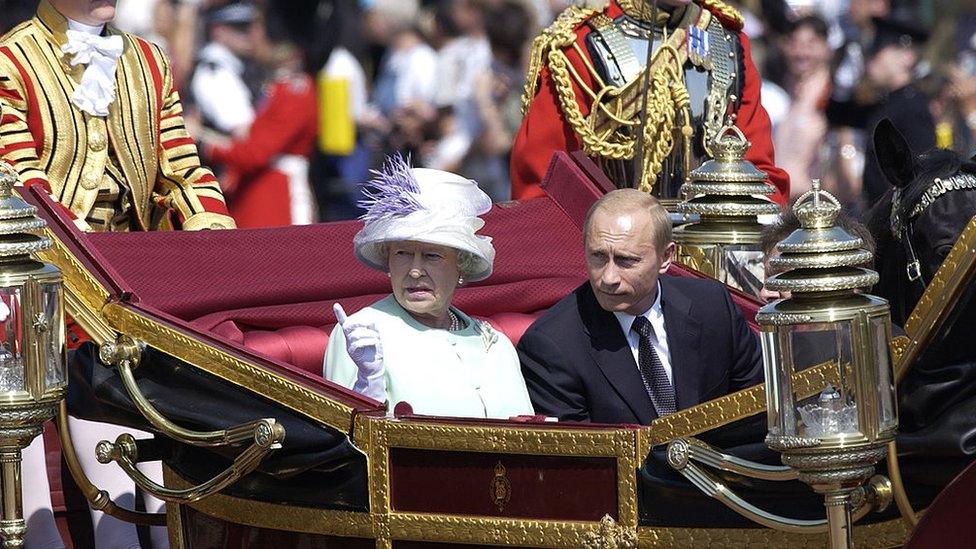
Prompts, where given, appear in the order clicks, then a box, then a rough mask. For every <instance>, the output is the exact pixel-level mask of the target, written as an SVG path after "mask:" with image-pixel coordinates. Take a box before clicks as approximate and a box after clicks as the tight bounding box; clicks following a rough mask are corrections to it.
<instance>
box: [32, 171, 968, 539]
mask: <svg viewBox="0 0 976 549" xmlns="http://www.w3.org/2000/svg"><path fill="white" fill-rule="evenodd" d="M547 181H548V182H547V184H546V188H547V192H548V194H549V196H548V197H547V198H540V199H534V200H531V201H527V202H522V203H510V204H500V205H498V206H497V207H496V208H495V209H494V210H493V212H492V213H491V214H489V215H488V218H487V226H486V232H487V233H488V234H492V235H493V236H494V238H495V244H496V246H497V248H498V258H499V262H498V263H497V264H496V274H495V275H494V276H493V277H492V278H491V279H490V280H489V281H486V282H485V283H483V284H481V285H477V286H474V287H472V288H466V289H463V290H461V291H460V293H459V295H458V299H459V306H460V307H461V308H462V309H463V310H465V311H469V312H471V313H473V314H475V315H479V316H481V317H484V318H487V319H489V321H491V322H493V323H494V324H495V325H496V327H498V328H499V329H500V330H501V331H502V332H504V333H505V334H506V335H509V336H510V337H513V338H517V337H518V335H519V334H520V333H521V330H524V328H525V327H526V326H527V324H528V323H529V322H531V320H532V318H534V316H535V315H537V314H538V312H539V311H541V310H544V309H545V308H546V307H548V306H550V305H551V304H552V303H554V302H555V301H556V300H557V299H558V298H559V297H561V296H562V295H564V294H565V293H567V292H568V291H570V290H571V289H572V288H573V287H575V286H576V285H578V284H579V283H580V282H582V281H583V273H584V272H585V271H584V269H583V263H582V256H581V252H580V250H579V245H578V242H579V235H580V229H581V221H582V218H583V214H584V213H585V211H586V209H587V207H588V206H589V205H590V204H591V203H592V201H593V200H594V199H595V198H596V197H597V196H599V194H600V193H601V192H604V191H605V190H606V189H607V188H608V186H607V185H608V183H609V182H607V181H605V180H604V179H602V175H601V174H600V173H599V171H598V170H596V169H595V166H593V165H592V164H590V163H588V162H587V161H586V160H585V159H582V158H578V157H576V158H574V157H570V156H568V155H565V154H561V153H560V154H557V155H556V157H555V158H554V160H553V163H552V164H551V166H550V170H549V175H548V177H547ZM24 195H25V198H26V199H27V200H28V201H29V202H31V203H33V204H34V205H36V206H37V207H38V208H39V211H40V215H41V216H42V217H44V218H45V219H46V220H47V221H48V223H49V226H48V229H47V232H48V233H49V235H50V236H51V237H52V238H53V239H54V241H55V246H54V248H53V250H51V251H49V252H46V255H45V259H46V260H47V261H50V262H52V263H54V264H56V265H57V266H58V267H59V268H60V269H61V270H62V272H63V275H64V280H65V286H66V303H67V311H68V313H69V314H70V316H71V317H72V318H73V319H74V321H75V322H77V324H78V325H79V326H81V327H82V328H83V329H84V331H85V332H86V333H87V334H89V335H90V337H91V339H92V342H93V344H89V345H86V346H82V347H80V348H79V349H78V351H76V352H75V353H74V363H73V364H72V376H73V378H72V388H73V389H77V390H75V391H74V393H73V395H72V396H69V402H70V403H71V407H72V413H82V414H88V415H89V416H90V417H92V418H93V419H99V418H100V419H112V420H113V421H117V422H122V423H128V424H131V425H133V426H138V427H140V428H148V429H150V430H152V431H154V432H155V433H156V437H155V440H150V441H137V440H134V439H125V438H120V439H119V440H118V441H108V442H107V443H105V444H103V445H100V446H99V448H98V452H99V454H100V459H103V460H104V461H115V462H116V463H118V464H119V465H120V466H122V467H123V468H124V469H125V470H126V472H128V473H130V474H131V475H133V476H135V477H136V478H137V481H138V483H139V484H140V486H142V487H143V488H144V489H146V490H148V491H150V492H152V493H154V494H156V495H158V496H159V497H162V498H163V499H166V500H167V501H168V502H169V503H168V505H167V512H166V515H165V516H154V515H145V514H140V513H137V512H134V511H131V510H124V509H120V508H118V507H116V506H115V505H114V504H113V503H112V502H110V501H108V500H107V499H106V497H105V495H104V494H100V493H99V491H98V488H97V487H94V486H92V485H91V484H90V482H88V481H87V479H86V478H85V477H84V473H83V472H82V471H81V469H80V467H79V466H78V463H77V459H76V453H77V452H94V451H95V450H96V449H94V448H74V447H73V446H72V445H71V441H70V436H69V435H68V433H67V430H66V428H65V423H66V422H65V420H66V414H67V411H68V410H67V408H68V406H67V405H65V406H63V407H62V410H61V415H60V421H59V425H60V427H61V434H62V439H63V444H64V448H65V458H66V462H67V465H68V467H69V469H70V470H71V473H72V475H73V476H74V478H75V480H76V482H78V484H79V486H80V487H81V488H82V491H83V492H84V493H85V495H86V496H87V497H88V499H89V501H90V503H91V504H92V505H94V506H96V507H99V508H103V509H105V510H106V511H107V512H109V513H111V514H117V515H118V516H120V517H121V518H123V519H126V520H131V521H135V522H142V523H151V524H163V523H165V524H167V525H168V527H169V532H170V542H171V546H173V547H269V546H274V545H279V546H304V547H380V548H390V547H398V548H409V547H445V548H447V547H454V546H460V545H478V546H523V547H544V546H545V547H594V548H596V547H606V548H613V547H701V546H705V545H710V546H713V547H760V546H762V547H787V546H788V547H808V546H809V547H822V546H823V544H824V542H825V539H826V534H825V533H821V534H809V533H805V532H809V531H811V530H816V529H817V528H816V527H815V528H808V527H800V526H797V525H796V524H791V523H789V522H785V523H782V524H780V525H779V526H780V527H781V529H776V530H774V529H770V528H764V527H760V526H759V525H758V524H755V523H754V522H752V521H750V520H748V519H746V518H743V517H742V516H741V515H739V514H737V513H735V512H733V511H732V510H731V509H730V508H729V507H727V506H726V505H724V504H723V503H721V502H720V501H719V500H718V499H715V498H712V497H708V496H706V495H705V494H703V493H701V492H700V491H699V490H698V489H697V488H695V487H694V486H692V485H690V484H689V483H687V482H686V481H685V480H684V479H682V478H681V477H680V476H678V475H676V474H675V473H674V471H673V470H671V469H670V468H669V467H668V466H667V461H666V458H664V459H662V458H661V453H662V452H661V450H662V448H663V445H665V444H666V443H668V442H669V441H672V440H674V439H677V438H687V437H701V438H702V439H704V440H707V441H708V442H710V443H711V444H713V445H715V446H717V447H720V448H723V449H726V450H725V451H728V452H730V454H735V455H745V456H749V457H750V458H753V457H754V458H756V459H758V460H760V461H761V460H764V459H765V460H769V459H770V458H775V457H776V456H775V455H770V454H768V453H767V454H764V453H763V451H764V446H763V445H762V444H761V441H762V435H763V434H764V431H765V423H764V421H762V416H761V414H762V413H763V412H764V409H765V388H764V387H763V386H756V387H753V388H751V389H748V390H744V391H740V392H738V393H735V394H732V395H728V396H726V397H722V398H719V399H716V400H713V401H710V402H706V403H704V404H701V405H699V406H695V407H693V408H690V409H687V410H683V411H681V412H679V413H676V414H674V415H671V416H667V417H665V418H662V419H659V420H656V421H655V422H653V423H652V424H651V425H649V426H638V425H591V424H562V423H549V422H545V421H542V420H540V419H538V418H535V419H525V420H523V421H483V420H469V419H457V418H437V417H423V416H416V415H414V414H412V412H411V410H410V409H409V407H408V406H406V407H405V406H401V407H398V409H397V410H395V411H392V412H391V413H389V414H388V413H387V411H385V410H383V409H382V408H381V407H380V406H379V404H378V403H377V402H375V401H372V400H370V399H367V398H364V397H361V396H359V395H357V394H355V393H352V392H351V391H348V390H346V389H343V388H340V387H338V386H335V385H333V384H331V383H329V382H327V381H325V380H323V379H322V378H321V377H320V376H318V375H316V372H317V370H316V368H317V367H318V365H320V364H321V356H322V355H321V350H322V349H324V345H325V343H324V342H325V338H326V337H327V333H328V332H327V328H328V325H329V324H330V323H331V322H334V319H330V318H329V317H328V316H327V315H329V314H330V312H331V307H330V306H329V305H331V303H332V302H333V301H337V300H338V301H340V302H342V303H343V304H344V306H346V308H347V309H350V310H355V309H356V308H357V307H358V306H363V305H365V304H367V303H369V302H371V301H373V300H375V299H376V298H378V297H379V295H381V294H382V293H385V292H386V291H387V289H386V285H387V284H388V282H387V281H386V280H385V278H383V277H378V276H377V275H376V274H374V273H371V272H369V271H366V270H365V269H363V268H361V267H359V266H358V265H357V264H356V262H355V260H354V258H353V255H352V253H351V249H350V246H349V242H351V236H352V234H353V232H354V231H355V230H356V224H355V223H334V224H323V225H317V226H311V227H295V228H287V229H272V230H252V231H220V232H214V233H209V234H203V233H167V234H163V233H157V234H153V233H143V234H127V235H118V234H116V235H109V234H106V235H95V234H83V233H80V232H78V231H77V230H75V229H74V228H73V226H72V224H71V222H70V221H69V220H66V219H65V218H63V217H62V215H61V214H60V212H59V209H58V207H57V206H56V205H55V204H54V203H53V202H51V201H50V199H48V198H47V197H46V195H44V194H43V193H42V192H39V191H35V190H26V191H25V192H24ZM974 246H976V222H974V223H973V224H971V225H970V227H969V229H968V230H967V231H966V232H965V233H964V234H963V236H962V238H961V239H960V242H959V244H958V245H957V248H958V249H957V250H954V251H953V254H952V255H951V256H950V260H947V261H946V263H945V265H944V266H943V269H942V271H940V274H939V276H938V277H937V279H936V281H934V282H933V284H932V285H931V288H930V289H929V291H928V292H926V297H925V298H923V300H922V302H921V303H920V305H919V307H918V309H917V310H916V312H915V314H913V316H912V318H911V319H910V321H909V323H908V325H907V326H906V327H905V328H906V332H907V333H908V338H907V339H901V340H898V341H897V345H896V346H895V349H894V352H895V358H896V361H897V362H896V363H897V365H898V368H899V372H901V373H903V372H904V371H905V370H906V369H907V368H909V367H910V366H911V364H912V361H913V360H914V359H915V357H917V356H918V353H919V351H920V350H921V349H922V348H923V347H924V346H925V345H926V343H927V341H928V339H929V338H931V337H932V336H933V334H934V333H935V332H936V330H937V329H938V327H939V323H940V319H942V318H944V317H945V314H946V311H947V310H948V309H950V308H951V307H952V305H953V301H954V299H955V297H954V296H957V295H958V292H959V289H960V288H961V287H962V286H963V285H964V284H965V283H966V282H967V281H968V280H970V279H971V276H972V271H973V267H974V260H973V258H974V254H973V248H974ZM529 250H533V252H532V253H527V252H528V251H529ZM676 271H677V273H678V274H683V275H685V276H696V275H695V273H694V272H691V271H686V270H683V269H681V268H680V267H676ZM736 303H737V305H739V306H740V308H741V309H742V310H743V312H744V313H745V314H746V316H747V317H750V316H753V315H754V314H755V312H756V308H757V307H758V303H756V302H755V301H751V300H750V299H749V298H748V297H746V296H745V295H744V294H736ZM143 345H144V346H145V348H143V347H142V346H143ZM99 351H100V355H101V356H100V357H98V356H96V354H97V353H98V352H99ZM316 360H318V363H316ZM106 365H107V366H106ZM830 381H831V379H830V373H829V369H827V368H816V367H815V368H811V369H809V370H806V371H805V372H803V374H802V376H800V377H798V378H796V379H794V384H795V387H796V390H797V391H798V392H805V393H809V394H816V393H817V392H819V391H820V390H821V389H823V388H824V387H825V386H826V385H827V384H828V383H830ZM160 458H161V459H162V460H163V462H164V472H165V481H164V483H163V485H157V484H155V483H153V482H152V481H151V480H150V479H147V478H144V477H141V476H140V474H139V473H138V471H137V470H136V469H135V464H136V463H137V462H138V461H140V460H151V459H160ZM892 466H894V468H892ZM888 474H889V475H890V476H891V478H892V480H893V481H894V488H895V497H896V500H898V503H899V505H898V507H899V508H900V509H901V511H902V512H899V510H898V509H896V508H895V506H892V507H891V508H890V509H889V510H888V511H886V512H885V513H882V514H871V515H868V516H867V517H865V518H864V519H862V520H861V521H860V522H858V524H857V525H856V527H855V529H854V540H855V544H856V545H857V546H858V547H865V548H866V547H893V546H898V545H901V544H903V543H905V542H906V541H907V540H908V539H909V538H910V537H911V536H912V533H913V528H914V521H915V520H916V517H915V516H914V515H913V514H912V513H911V506H912V505H915V506H916V508H917V507H918V506H920V505H927V504H928V503H929V502H931V501H932V499H933V497H934V495H935V494H936V493H937V492H938V491H939V490H941V488H942V487H943V486H944V485H945V483H944V482H943V483H942V485H939V486H928V487H927V488H915V487H914V486H912V487H910V489H909V490H908V494H909V495H911V496H912V497H913V498H915V499H914V500H913V501H911V502H910V501H908V499H906V498H905V497H904V494H905V491H904V489H903V482H902V479H901V478H900V476H899V469H898V468H897V461H896V460H892V461H890V462H889V470H888ZM970 476H972V475H970ZM905 477H906V478H905V481H911V478H910V477H909V476H908V474H907V471H906V475H905ZM720 478H721V484H722V485H723V486H728V487H733V488H735V489H736V491H737V492H738V493H740V494H742V495H743V497H745V498H746V499H748V500H750V501H752V502H754V503H756V505H757V506H759V507H765V508H769V509H772V510H773V511H775V512H778V513H779V514H782V515H788V516H791V517H796V518H798V519H805V520H815V519H817V518H822V516H823V507H822V500H820V499H819V498H818V497H817V496H816V495H815V494H813V492H811V491H809V489H807V488H806V487H805V486H804V485H801V484H799V483H797V482H793V483H786V484H788V485H789V486H787V487H786V488H775V487H772V486H770V485H769V484H764V483H762V482H758V483H757V482H751V481H748V480H743V479H742V478H740V477H737V476H736V475H734V474H731V473H728V474H723V476H721V477H720ZM970 510H972V507H971V504H970ZM861 514H862V515H863V514H864V513H861ZM903 514H904V515H905V516H901V515H903ZM927 518H928V517H927ZM933 520H934V519H933ZM784 530H786V531H784ZM789 530H792V531H789ZM820 530H821V531H823V532H825V531H826V528H825V526H824V527H823V528H820ZM801 532H804V533H801Z"/></svg>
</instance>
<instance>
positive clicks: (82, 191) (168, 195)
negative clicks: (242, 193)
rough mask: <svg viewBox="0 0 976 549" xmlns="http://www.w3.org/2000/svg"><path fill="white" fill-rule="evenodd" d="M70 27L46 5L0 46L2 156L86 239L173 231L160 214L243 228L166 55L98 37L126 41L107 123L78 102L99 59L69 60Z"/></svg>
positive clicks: (194, 224)
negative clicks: (201, 152) (203, 150)
mask: <svg viewBox="0 0 976 549" xmlns="http://www.w3.org/2000/svg"><path fill="white" fill-rule="evenodd" d="M86 4H87V3H86ZM68 26H69V21H68V20H67V19H66V18H65V16H63V15H62V14H61V13H59V12H58V10H57V9H55V7H54V5H53V4H52V2H50V1H49V0H41V2H40V5H39V6H38V8H37V14H36V16H35V17H34V18H32V19H31V20H29V21H27V22H25V23H22V24H21V25H19V26H17V27H16V28H14V29H13V30H11V31H10V32H9V33H8V34H6V35H5V36H4V37H3V38H2V39H0V108H2V111H3V112H2V118H0V151H2V158H3V159H4V160H7V161H9V162H10V163H12V164H14V166H15V167H16V168H17V171H18V172H19V173H20V178H21V181H22V183H23V184H25V185H36V184H39V185H45V186H46V187H47V188H48V190H49V192H50V193H51V194H52V196H53V197H54V198H55V199H56V200H58V201H59V202H60V203H61V204H63V205H64V206H65V208H67V209H68V210H70V211H71V213H72V215H73V216H75V217H76V218H77V220H78V221H77V223H78V224H79V226H81V227H82V228H84V229H86V230H94V231H108V230H116V231H118V230H123V231H124V230H150V229H156V228H164V227H168V226H170V222H169V221H170V219H169V218H170V216H167V215H161V214H163V213H165V212H167V211H170V210H172V211H175V213H176V217H177V219H176V221H177V225H178V226H181V227H182V228H184V229H189V230H196V229H226V228H234V227H235V224H234V220H233V219H232V218H231V217H230V216H229V215H228V213H227V207H226V206H225V204H224V197H223V194H222V193H221V190H220V186H219V184H218V183H217V180H216V179H215V178H214V175H213V173H212V172H211V171H210V170H209V169H207V168H204V167H202V166H201V165H200V159H199V157H198V156H197V149H196V146H195V145H194V143H193V140H192V138H190V136H189V134H188V133H187V131H186V128H185V127H184V124H183V116H182V111H183V108H182V105H181V104H180V99H179V95H178V93H177V92H176V90H175V89H174V85H173V74H172V71H171V70H170V67H169V62H168V61H167V60H166V58H165V56H164V55H163V53H162V52H161V51H160V49H159V47H158V46H156V45H155V44H151V43H149V42H147V41H145V40H142V39H140V38H137V37H135V36H132V35H130V34H126V33H123V32H121V31H119V30H117V29H114V28H112V27H111V26H109V27H105V29H104V30H103V31H102V32H101V36H97V31H96V37H94V38H93V40H97V39H99V38H112V37H117V41H116V42H115V44H120V45H121V55H120V56H119V57H118V59H117V61H116V62H115V63H116V64H115V70H114V75H115V83H114V97H111V95H110V96H109V97H111V102H110V103H109V104H108V106H107V116H98V115H96V114H91V113H89V112H86V111H85V110H83V109H82V108H80V107H79V106H78V101H77V98H75V99H74V100H73V96H75V95H77V91H78V90H77V89H78V88H79V87H82V85H83V84H84V82H83V78H85V76H86V70H88V69H89V68H94V67H92V65H95V64H97V63H98V59H99V58H98V53H93V54H92V58H91V59H92V60H91V61H90V62H87V63H86V62H84V61H82V62H80V63H79V61H80V59H79V57H80V55H75V56H74V57H72V55H71V54H70V53H65V48H66V47H67V48H69V49H70V46H69V42H70V41H69V39H68V35H69V34H71V33H72V32H77V31H74V30H69V29H68ZM97 47H98V46H96V48H97ZM73 62H74V63H77V64H73ZM86 65H87V66H86ZM109 66H110V65H109ZM109 70H110V69H109ZM103 87H104V86H103ZM112 87H113V86H112V85H111V84H108V85H107V89H108V90H109V92H107V94H108V93H112V91H111V88H112Z"/></svg>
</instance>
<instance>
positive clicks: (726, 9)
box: [695, 0, 746, 31]
mask: <svg viewBox="0 0 976 549" xmlns="http://www.w3.org/2000/svg"><path fill="white" fill-rule="evenodd" d="M695 1H696V2H697V3H698V5H699V6H701V7H703V8H705V9H706V10H708V11H710V12H712V13H714V14H715V15H718V16H721V17H722V18H723V19H726V20H728V21H730V22H731V23H732V24H733V26H734V27H735V28H734V29H733V30H737V31H739V30H742V27H743V26H744V25H745V24H746V20H745V18H744V17H742V14H741V13H740V12H739V10H737V9H735V8H733V7H732V6H730V5H728V4H726V3H725V2H722V0H695Z"/></svg>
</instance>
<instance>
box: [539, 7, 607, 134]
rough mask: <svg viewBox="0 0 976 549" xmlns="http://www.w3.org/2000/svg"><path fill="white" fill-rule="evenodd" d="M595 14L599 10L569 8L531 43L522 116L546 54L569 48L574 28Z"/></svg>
mask: <svg viewBox="0 0 976 549" xmlns="http://www.w3.org/2000/svg"><path fill="white" fill-rule="evenodd" d="M597 13H599V10H594V9H588V8H581V7H578V6H570V7H568V8H566V9H565V10H563V12H562V13H560V14H559V17H557V18H556V20H555V21H553V23H552V24H551V25H549V26H548V27H547V28H546V29H544V30H543V31H542V32H541V33H540V34H539V36H536V37H535V40H533V41H532V51H531V53H529V68H528V70H527V71H526V73H525V87H524V88H523V89H522V114H523V115H525V113H527V112H528V111H529V103H531V102H532V98H533V97H535V92H536V90H537V89H538V85H539V72H540V71H541V70H542V64H543V61H544V60H545V58H546V54H547V53H548V52H550V51H551V50H552V49H559V48H565V47H569V46H571V45H572V44H573V43H574V42H576V26H577V25H579V24H580V23H582V22H583V21H585V20H587V19H589V18H590V17H593V16H594V15H596V14H597Z"/></svg>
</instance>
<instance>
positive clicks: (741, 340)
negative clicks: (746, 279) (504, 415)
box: [518, 276, 763, 425]
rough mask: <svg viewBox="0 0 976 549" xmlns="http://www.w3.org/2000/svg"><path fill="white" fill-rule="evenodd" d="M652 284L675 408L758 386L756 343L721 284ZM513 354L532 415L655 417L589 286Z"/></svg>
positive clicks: (621, 340)
mask: <svg viewBox="0 0 976 549" xmlns="http://www.w3.org/2000/svg"><path fill="white" fill-rule="evenodd" d="M658 280H659V283H660V287H661V292H662V293H661V308H662V310H663V312H664V326H665V330H666V331H667V339H668V350H669V352H670V354H671V368H672V372H673V377H674V385H675V396H676V397H677V405H678V409H679V410H680V409H682V408H688V407H690V406H694V405H695V404H700V403H702V402H705V401H707V400H710V399H713V398H716V397H719V396H722V395H725V394H728V393H730V392H734V391H737V390H739V389H744V388H746V387H750V386H752V385H755V384H757V383H761V382H762V381H763V365H762V353H761V351H760V348H759V342H758V339H757V338H756V335H755V334H754V333H753V332H752V330H750V329H749V325H748V324H746V321H745V319H743V318H742V315H741V314H740V313H739V310H738V309H737V308H736V307H735V305H734V304H733V303H732V298H731V296H729V293H728V292H727V291H726V290H725V287H724V286H722V285H721V284H719V283H718V282H715V281H711V280H699V279H692V278H682V277H671V276H661V277H660V278H659V279H658ZM518 353H519V359H520V360H521V362H522V373H523V374H524V375H525V382H526V384H527V385H528V388H529V396H530V397H531V398H532V404H533V406H534V407H535V411H536V412H537V413H539V414H545V415H547V416H554V417H558V418H559V419H561V420H574V421H593V422H597V423H637V424H643V425H646V424H648V423H650V421H651V420H652V419H654V418H656V417H657V413H656V412H655V411H654V407H653V405H652V404H651V398H650V397H649V396H648V394H647V391H646V390H645V389H644V383H643V381H642V379H641V374H640V371H639V370H638V369H637V364H636V363H635V361H634V355H633V353H632V352H631V350H630V346H629V345H628V343H627V339H626V338H625V337H624V334H623V331H622V330H621V329H620V323H619V322H618V321H617V318H616V317H615V316H614V315H613V313H611V312H608V311H604V310H603V309H602V308H601V307H600V304H599V303H598V302H597V300H596V296H595V295H593V290H592V288H591V287H590V284H589V282H587V283H585V284H583V285H582V286H580V287H579V288H577V289H576V290H575V291H573V293H571V294H570V295H568V296H566V297H565V298H564V299H562V300H561V301H560V302H559V303H557V304H556V305H554V306H553V307H552V308H551V309H549V311H547V312H546V314H544V315H543V316H542V317H540V318H539V319H538V320H537V321H536V322H535V323H534V324H532V326H530V327H529V329H528V330H527V331H526V332H525V335H523V336H522V339H521V340H520V341H519V344H518Z"/></svg>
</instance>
